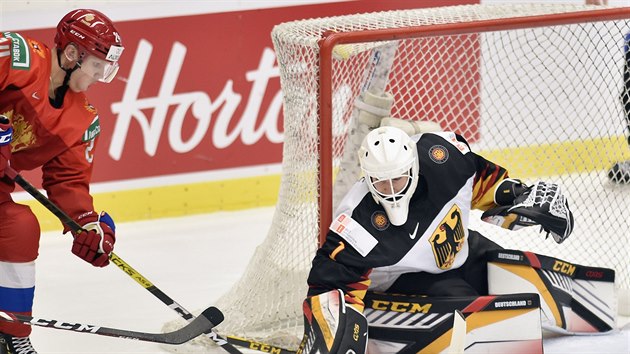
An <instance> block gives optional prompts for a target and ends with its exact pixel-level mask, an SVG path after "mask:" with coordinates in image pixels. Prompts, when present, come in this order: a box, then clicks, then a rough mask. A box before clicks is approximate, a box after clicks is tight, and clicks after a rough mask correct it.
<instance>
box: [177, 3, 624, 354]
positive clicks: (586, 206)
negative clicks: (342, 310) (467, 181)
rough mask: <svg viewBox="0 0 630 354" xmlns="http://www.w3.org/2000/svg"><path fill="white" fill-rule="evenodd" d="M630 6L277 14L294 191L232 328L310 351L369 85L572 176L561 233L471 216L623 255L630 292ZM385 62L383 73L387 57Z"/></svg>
mask: <svg viewBox="0 0 630 354" xmlns="http://www.w3.org/2000/svg"><path fill="white" fill-rule="evenodd" d="M629 19H630V8H612V7H603V8H601V7H592V6H586V5H584V6H582V5H549V4H530V5H470V6H456V7H442V8H431V9H418V10H405V11H392V12H381V13H371V14H358V15H351V16H341V17H332V18H320V19H311V20H304V21H296V22H290V23H284V24H280V25H278V26H276V27H275V28H274V30H273V33H272V38H273V42H274V46H275V49H276V54H277V57H278V66H279V68H280V75H281V85H282V90H283V95H284V117H285V118H284V128H285V141H284V155H283V165H282V166H283V171H282V184H281V188H280V195H279V201H278V204H277V207H276V212H275V215H274V218H273V222H272V226H271V229H270V230H269V234H268V237H267V238H266V239H265V241H264V242H263V243H262V244H261V245H260V246H259V247H258V248H257V250H256V252H255V255H254V257H253V258H252V259H251V261H250V264H249V266H248V268H247V270H246V271H245V273H244V275H243V276H242V278H241V280H240V281H239V282H237V283H236V284H235V285H234V286H233V288H232V289H231V290H230V291H229V292H227V293H226V294H225V295H224V296H222V297H221V298H220V299H219V301H218V302H217V303H216V304H214V305H216V306H217V307H218V308H220V309H222V311H223V312H224V313H225V322H224V323H223V324H221V325H220V326H219V327H218V331H219V332H220V333H221V334H223V335H227V336H235V337H240V338H246V339H248V340H252V341H259V342H264V343H267V344H271V345H274V346H279V347H283V348H287V349H292V350H295V349H296V348H297V346H298V344H299V341H300V339H301V336H302V321H303V320H302V311H301V305H302V301H303V299H304V295H305V293H306V278H307V274H308V271H309V268H310V264H311V260H312V258H313V256H314V254H315V251H316V249H317V247H318V239H319V238H320V236H321V234H323V232H325V230H326V229H327V228H328V225H329V223H330V220H331V214H332V210H333V209H332V208H333V204H334V201H333V199H338V198H339V196H342V195H343V192H344V191H345V190H346V189H347V188H348V187H349V186H348V183H345V182H343V181H341V179H342V175H343V179H345V180H347V181H350V182H354V181H355V180H356V179H357V178H358V177H359V174H358V173H359V171H358V169H356V168H353V167H352V163H350V164H349V165H344V167H343V168H340V166H341V165H342V164H344V163H348V161H345V162H344V159H346V160H347V159H348V156H349V157H350V159H354V156H356V153H355V149H356V148H357V147H358V146H357V143H356V140H357V139H356V135H357V134H356V133H357V130H356V129H355V128H356V127H354V126H353V124H354V123H353V111H354V110H355V109H354V106H355V105H354V103H355V100H356V98H357V97H358V96H359V95H361V93H362V91H363V90H365V89H366V87H368V85H367V83H368V82H369V83H370V84H371V85H372V87H373V88H374V89H376V90H379V89H380V90H381V91H383V90H384V91H387V92H390V93H391V94H393V96H394V98H395V100H394V105H393V107H392V109H391V115H392V116H395V117H398V118H403V119H409V120H430V121H434V122H437V123H439V124H440V125H441V126H442V127H443V128H444V129H446V130H452V131H456V132H458V133H460V134H461V135H463V136H464V137H465V138H467V140H468V141H469V142H470V143H471V146H472V148H473V149H474V150H475V151H476V152H478V153H479V154H480V155H482V156H484V157H486V158H487V159H489V160H491V161H493V162H496V163H498V164H500V165H502V166H504V167H506V168H507V169H508V171H510V175H511V176H512V177H514V178H521V179H522V180H524V181H525V182H527V183H530V184H531V183H532V182H534V181H536V180H539V179H541V180H546V181H552V182H557V183H560V184H561V185H562V187H563V188H564V192H565V193H566V195H567V196H568V198H569V200H570V205H571V207H572V210H573V212H574V216H575V231H574V232H573V234H572V236H571V237H570V238H569V239H568V240H567V241H566V242H564V243H563V244H561V245H557V244H556V243H555V242H553V240H552V239H551V238H549V239H547V240H545V238H544V235H542V234H540V233H539V230H538V228H528V229H523V230H519V231H507V230H504V229H500V228H497V227H495V226H492V225H489V224H485V223H483V222H481V221H473V223H472V227H471V228H473V229H476V230H478V231H480V232H481V233H482V234H484V235H486V236H488V237H490V238H492V239H493V240H494V241H496V242H497V243H499V244H500V245H502V246H504V247H506V248H516V249H521V250H529V251H533V252H537V253H541V254H546V255H552V256H554V257H558V258H561V259H563V260H566V261H568V262H573V263H577V264H583V265H589V266H601V267H607V268H613V269H615V270H616V273H617V283H618V287H619V288H620V289H621V290H622V291H627V289H629V288H630V262H629V261H628V255H630V239H629V238H630V237H629V236H628V230H630V212H629V210H630V185H618V184H615V183H612V182H610V181H609V179H608V176H607V173H608V169H609V168H610V167H611V166H612V165H613V164H614V163H615V162H617V161H622V160H628V159H630V149H629V148H628V144H627V142H626V137H625V134H626V132H625V127H626V125H625V121H624V111H623V107H622V105H621V102H620V93H621V89H622V87H623V82H622V80H623V64H624V34H625V33H627V32H628V31H630V20H629ZM377 52H378V54H376V53H377ZM385 60H391V62H390V63H388V64H387V68H386V70H385V71H384V72H385V74H386V75H385V77H378V70H375V69H374V66H375V63H376V61H385ZM389 64H391V66H390V65H389ZM371 80H374V81H377V82H376V84H375V83H374V82H373V81H371ZM353 137H354V138H355V139H354V140H355V141H354V142H353ZM344 150H345V152H344ZM344 156H345V158H344ZM355 165H356V162H355ZM355 167H356V166H355ZM421 168H422V167H421ZM340 170H343V171H342V172H339V171H340ZM334 176H338V178H337V181H338V182H334V181H335V177H334ZM333 186H334V188H333ZM333 195H334V198H333ZM478 216H479V215H477V214H475V215H473V217H472V218H471V219H472V220H478V219H479V218H478ZM626 294H627V293H626ZM624 296H627V295H624ZM622 298H623V296H622ZM626 311H627V309H626ZM208 342H209V341H207V340H206V339H203V340H202V339H197V340H195V341H194V342H193V344H192V345H202V346H203V345H205V344H204V343H208ZM178 350H179V349H178ZM181 350H182V351H186V350H188V351H192V350H191V349H190V347H188V348H181Z"/></svg>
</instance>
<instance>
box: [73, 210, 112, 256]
mask: <svg viewBox="0 0 630 354" xmlns="http://www.w3.org/2000/svg"><path fill="white" fill-rule="evenodd" d="M77 222H78V223H79V225H83V226H82V227H81V228H82V230H81V232H78V233H75V232H74V231H73V232H72V234H73V235H74V241H73V242H72V253H74V254H75V255H76V256H77V257H79V258H81V259H83V260H84V261H86V262H88V263H90V264H92V265H93V266H95V267H105V266H106V265H108V264H109V255H110V253H112V251H113V250H114V243H115V242H116V236H115V232H116V225H115V224H114V220H113V219H112V218H111V217H110V216H109V214H107V213H106V212H101V213H100V214H97V213H96V212H94V211H90V212H87V213H85V214H82V215H81V216H79V217H78V218H77Z"/></svg>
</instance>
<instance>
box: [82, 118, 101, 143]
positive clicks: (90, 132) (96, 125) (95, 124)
mask: <svg viewBox="0 0 630 354" xmlns="http://www.w3.org/2000/svg"><path fill="white" fill-rule="evenodd" d="M100 133H101V122H100V121H99V119H98V116H96V117H94V120H93V121H92V123H91V124H90V126H89V127H88V128H87V130H86V131H85V133H83V142H84V143H85V142H88V141H90V140H94V138H96V137H97V136H98V135H99V134H100Z"/></svg>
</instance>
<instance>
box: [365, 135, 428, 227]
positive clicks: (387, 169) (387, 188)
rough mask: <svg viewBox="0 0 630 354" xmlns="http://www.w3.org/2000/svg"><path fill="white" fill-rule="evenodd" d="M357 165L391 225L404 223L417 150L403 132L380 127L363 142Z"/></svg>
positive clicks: (415, 172) (413, 185)
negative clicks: (359, 165) (358, 164)
mask: <svg viewBox="0 0 630 354" xmlns="http://www.w3.org/2000/svg"><path fill="white" fill-rule="evenodd" d="M359 162H360V164H361V169H362V170H363V173H364V175H365V180H366V182H367V185H368V188H369V190H370V192H371V193H372V196H373V197H374V200H375V201H376V202H377V203H379V204H381V205H382V206H383V208H384V209H385V212H386V213H387V216H388V217H389V221H390V222H391V223H392V224H393V225H397V226H400V225H402V224H404V223H405V222H406V221H407V217H408V214H409V201H410V200H411V196H412V195H413V193H414V191H415V190H416V186H417V185H418V174H419V165H418V151H417V149H416V144H415V142H414V141H413V140H412V139H411V138H410V137H409V135H407V133H405V132H404V131H403V130H401V129H399V128H395V127H380V128H377V129H374V130H372V131H371V132H370V133H368V135H367V136H366V137H365V139H363V143H362V144H361V147H360V148H359Z"/></svg>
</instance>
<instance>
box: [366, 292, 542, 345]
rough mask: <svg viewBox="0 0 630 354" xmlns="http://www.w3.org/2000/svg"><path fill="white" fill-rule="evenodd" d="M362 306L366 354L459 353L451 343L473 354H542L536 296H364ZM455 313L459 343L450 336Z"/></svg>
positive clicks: (538, 307) (371, 293) (538, 304)
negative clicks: (460, 320) (460, 323)
mask: <svg viewBox="0 0 630 354" xmlns="http://www.w3.org/2000/svg"><path fill="white" fill-rule="evenodd" d="M364 301H365V311H364V313H365V317H366V318H367V320H368V322H369V325H370V339H369V343H368V349H369V350H368V351H369V353H370V354H390V353H452V352H457V351H453V349H454V348H452V347H451V346H452V345H453V344H454V342H455V343H458V344H460V345H462V346H463V347H464V348H465V349H466V351H467V352H474V353H512V354H521V353H527V354H535V353H542V352H543V346H542V328H541V323H540V302H539V300H538V295H536V294H510V295H498V296H457V297H439V296H430V297H428V296H412V295H394V294H386V293H374V292H368V293H367V295H366V297H365V299H364ZM455 310H459V311H460V312H461V313H462V314H463V316H464V317H465V321H466V326H465V331H463V332H465V334H464V335H463V338H462V337H459V338H457V337H458V336H457V335H455V336H454V335H453V333H454V331H453V323H454V317H455V316H456V315H455V314H454V312H455ZM455 333H457V331H455ZM453 338H456V340H455V341H453Z"/></svg>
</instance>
